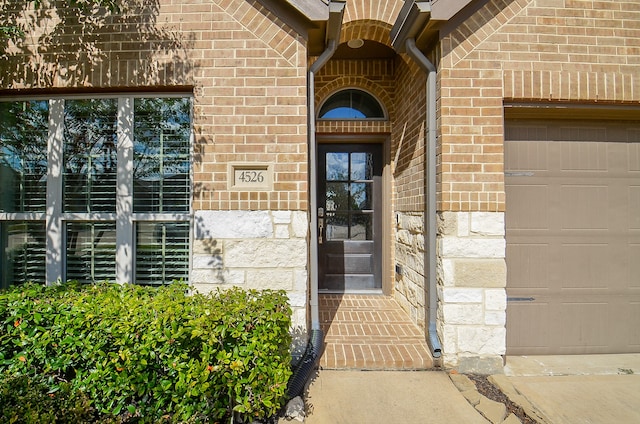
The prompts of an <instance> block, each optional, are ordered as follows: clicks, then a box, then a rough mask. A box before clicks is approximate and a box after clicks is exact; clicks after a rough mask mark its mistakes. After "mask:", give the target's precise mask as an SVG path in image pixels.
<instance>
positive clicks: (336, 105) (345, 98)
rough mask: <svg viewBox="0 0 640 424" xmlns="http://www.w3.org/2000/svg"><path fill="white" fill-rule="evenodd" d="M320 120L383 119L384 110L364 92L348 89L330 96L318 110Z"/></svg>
mask: <svg viewBox="0 0 640 424" xmlns="http://www.w3.org/2000/svg"><path fill="white" fill-rule="evenodd" d="M318 118H320V119H384V118H386V116H385V113H384V109H383V108H382V105H381V104H380V102H378V100H376V98H375V97H373V96H372V95H371V94H369V93H367V92H366V91H362V90H358V89H354V88H349V89H346V90H341V91H338V92H337V93H335V94H333V95H331V96H330V97H329V98H328V99H327V100H326V101H325V102H324V104H323V105H322V107H321V108H320V113H319V114H318Z"/></svg>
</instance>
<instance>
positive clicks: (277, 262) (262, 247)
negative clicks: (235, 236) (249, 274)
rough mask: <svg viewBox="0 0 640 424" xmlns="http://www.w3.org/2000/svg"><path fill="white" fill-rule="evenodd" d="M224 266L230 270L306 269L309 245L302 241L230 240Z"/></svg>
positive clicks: (227, 244) (225, 250)
mask: <svg viewBox="0 0 640 424" xmlns="http://www.w3.org/2000/svg"><path fill="white" fill-rule="evenodd" d="M224 252H225V253H224V264H225V266H226V267H230V268H304V267H306V265H307V243H306V241H305V240H301V239H290V240H277V239H253V240H250V239H249V240H230V241H226V242H225V245H224Z"/></svg>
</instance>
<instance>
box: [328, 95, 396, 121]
mask: <svg viewBox="0 0 640 424" xmlns="http://www.w3.org/2000/svg"><path fill="white" fill-rule="evenodd" d="M347 91H360V92H362V93H364V94H366V95H367V96H370V97H371V98H372V99H373V100H375V102H376V103H377V104H378V106H379V107H380V110H381V111H382V117H377V118H366V117H365V118H323V117H321V116H320V112H322V108H323V107H324V106H325V105H326V104H327V103H328V102H330V101H331V99H332V98H334V97H335V96H337V95H339V94H341V93H343V92H347ZM317 111H318V113H317V116H316V119H317V120H319V121H388V120H389V113H388V112H387V108H385V106H384V104H383V103H382V102H381V101H380V99H379V98H378V97H377V96H375V95H374V94H373V93H371V92H370V91H367V90H364V89H362V88H360V87H342V88H340V89H339V90H336V91H334V92H332V93H331V94H329V95H328V96H327V97H326V98H325V99H324V100H323V101H322V103H320V104H319V105H318V108H317Z"/></svg>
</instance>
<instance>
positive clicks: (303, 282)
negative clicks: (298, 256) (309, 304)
mask: <svg viewBox="0 0 640 424" xmlns="http://www.w3.org/2000/svg"><path fill="white" fill-rule="evenodd" d="M308 287H309V274H308V273H307V270H306V269H296V270H294V271H293V289H294V290H295V291H299V292H305V293H306V292H307V289H308Z"/></svg>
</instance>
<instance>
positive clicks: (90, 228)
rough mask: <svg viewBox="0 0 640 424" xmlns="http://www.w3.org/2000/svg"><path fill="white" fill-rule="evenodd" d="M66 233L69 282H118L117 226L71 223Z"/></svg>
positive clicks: (98, 223) (110, 223) (105, 223)
mask: <svg viewBox="0 0 640 424" xmlns="http://www.w3.org/2000/svg"><path fill="white" fill-rule="evenodd" d="M66 230H67V237H66V254H67V261H66V262H67V274H66V278H67V280H76V281H79V282H81V283H93V282H99V281H114V280H115V276H116V272H115V270H116V254H115V252H116V223H115V222H112V221H106V222H70V223H67V225H66Z"/></svg>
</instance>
